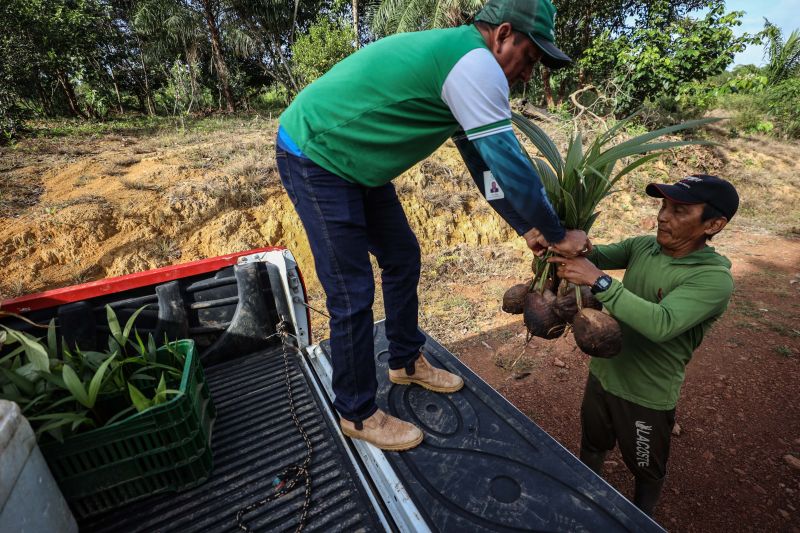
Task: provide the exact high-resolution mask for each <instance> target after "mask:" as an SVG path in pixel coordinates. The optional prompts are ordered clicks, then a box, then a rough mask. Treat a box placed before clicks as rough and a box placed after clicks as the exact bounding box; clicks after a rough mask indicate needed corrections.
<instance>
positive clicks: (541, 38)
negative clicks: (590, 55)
mask: <svg viewBox="0 0 800 533" xmlns="http://www.w3.org/2000/svg"><path fill="white" fill-rule="evenodd" d="M555 19H556V8H555V7H554V6H553V3H552V2H551V1H550V0H489V1H488V2H486V5H485V6H483V9H481V10H480V11H479V12H478V14H477V15H475V20H476V21H483V22H488V23H489V24H497V25H499V24H502V23H504V22H508V23H509V24H511V27H512V28H514V30H515V31H518V32H520V33H524V34H525V35H527V36H528V37H529V38H530V39H531V40H532V41H533V43H534V44H535V45H536V46H538V47H539V49H540V50H541V51H542V60H541V61H542V64H543V65H544V66H546V67H547V68H549V69H553V70H555V69H559V68H561V67H566V66H567V65H569V64H570V63H571V62H572V59H570V58H569V56H568V55H567V54H565V53H564V52H562V51H561V50H559V49H558V48H556V45H555V40H556V31H555Z"/></svg>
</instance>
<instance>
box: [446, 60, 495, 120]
mask: <svg viewBox="0 0 800 533" xmlns="http://www.w3.org/2000/svg"><path fill="white" fill-rule="evenodd" d="M441 97H442V100H444V102H445V103H446V104H447V105H448V107H449V108H450V111H451V112H452V113H453V116H454V117H455V119H456V120H457V121H458V123H459V124H460V125H461V127H462V128H463V129H464V131H468V130H474V129H475V128H480V127H482V126H487V125H490V124H494V123H495V122H500V121H502V120H509V119H510V118H511V107H510V105H509V103H508V81H507V80H506V77H505V74H503V69H502V68H500V65H499V64H498V63H497V60H496V59H495V58H494V56H493V55H492V53H491V52H490V51H489V50H488V49H486V48H476V49H474V50H471V51H469V52H467V53H466V54H464V56H463V57H462V58H461V59H459V60H458V62H457V63H456V64H455V65H454V66H453V68H452V69H451V70H450V72H449V73H448V74H447V78H446V79H445V81H444V84H443V85H442V94H441Z"/></svg>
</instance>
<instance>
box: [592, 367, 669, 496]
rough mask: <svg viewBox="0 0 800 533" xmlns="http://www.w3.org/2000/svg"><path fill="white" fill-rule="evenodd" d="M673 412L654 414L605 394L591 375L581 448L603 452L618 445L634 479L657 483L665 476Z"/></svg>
mask: <svg viewBox="0 0 800 533" xmlns="http://www.w3.org/2000/svg"><path fill="white" fill-rule="evenodd" d="M674 425H675V409H670V410H669V411H658V410H656V409H650V408H648V407H643V406H641V405H639V404H635V403H633V402H629V401H628V400H624V399H622V398H620V397H619V396H614V395H613V394H611V393H609V392H606V390H605V389H603V386H602V385H601V384H600V380H598V379H597V378H596V377H594V376H593V375H592V374H591V373H590V374H589V379H588V380H587V381H586V391H585V392H584V394H583V404H582V405H581V448H583V449H584V450H586V451H589V452H594V453H598V452H605V451H609V450H611V449H613V448H614V445H615V444H617V443H619V450H620V452H621V453H622V459H623V460H624V461H625V464H626V465H627V466H628V468H629V469H630V471H631V472H633V474H634V476H636V477H637V478H639V479H642V480H645V481H647V480H649V481H657V480H660V479H662V478H663V477H664V476H665V475H666V474H667V459H668V458H669V442H670V436H671V435H672V427H673V426H674Z"/></svg>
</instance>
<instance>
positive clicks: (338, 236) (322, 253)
mask: <svg viewBox="0 0 800 533" xmlns="http://www.w3.org/2000/svg"><path fill="white" fill-rule="evenodd" d="M276 159H277V163H278V172H279V173H280V176H281V181H282V182H283V186H284V188H285V189H286V192H287V194H288V195H289V199H290V200H291V201H292V204H294V207H295V209H296V210H297V214H298V215H299V216H300V220H301V221H302V222H303V227H305V230H306V234H307V235H308V241H309V244H310V245H311V253H312V254H313V255H314V262H315V264H316V270H317V277H318V278H319V281H320V283H322V287H323V289H325V295H326V297H327V300H326V303H327V307H328V312H329V313H330V315H331V318H330V328H331V331H330V341H331V358H332V365H333V391H334V393H335V394H336V399H335V400H334V402H333V405H334V407H336V409H337V410H338V411H339V414H340V415H341V416H342V417H343V418H346V419H348V420H351V421H353V422H358V421H361V420H364V419H366V418H369V417H370V416H372V414H373V413H374V412H375V411H376V410H377V408H378V407H377V405H376V404H375V392H376V390H377V386H378V382H377V379H376V376H375V352H374V340H373V316H372V304H373V300H374V296H375V282H374V280H373V275H372V265H371V264H370V260H369V254H372V255H374V256H375V258H376V259H377V261H378V266H379V267H380V269H381V283H382V285H381V286H382V289H383V302H384V307H385V311H386V337H387V339H388V340H389V368H392V369H399V368H407V367H410V366H412V365H413V364H414V362H415V361H416V360H417V357H418V356H419V350H420V348H421V347H422V345H423V344H424V343H425V337H424V335H423V334H422V333H421V332H420V331H419V329H418V327H417V312H418V307H419V301H418V299H417V285H418V283H419V274H420V249H419V243H418V242H417V238H416V236H415V235H414V233H413V232H412V231H411V228H410V227H409V225H408V219H406V215H405V213H404V212H403V208H402V206H401V205H400V201H399V200H398V199H397V194H396V193H395V190H394V186H393V185H392V184H391V183H389V184H386V185H383V186H380V187H365V186H363V185H358V184H355V183H350V182H349V181H347V180H345V179H343V178H341V177H339V176H337V175H335V174H332V173H330V172H328V171H327V170H325V169H323V168H322V167H320V166H318V165H317V164H315V163H314V162H313V161H311V160H310V159H307V158H305V157H298V156H295V155H293V154H291V153H288V152H286V151H285V150H283V149H281V148H280V147H278V148H277V149H276Z"/></svg>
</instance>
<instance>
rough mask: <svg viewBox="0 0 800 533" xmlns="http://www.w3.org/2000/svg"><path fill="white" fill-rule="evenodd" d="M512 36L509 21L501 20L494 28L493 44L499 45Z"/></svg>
mask: <svg viewBox="0 0 800 533" xmlns="http://www.w3.org/2000/svg"><path fill="white" fill-rule="evenodd" d="M513 38H514V28H512V27H511V23H509V22H503V23H502V24H500V25H499V26H497V28H496V29H495V34H494V39H495V45H496V46H501V45H502V44H503V43H504V42H505V41H506V40H508V39H513Z"/></svg>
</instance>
